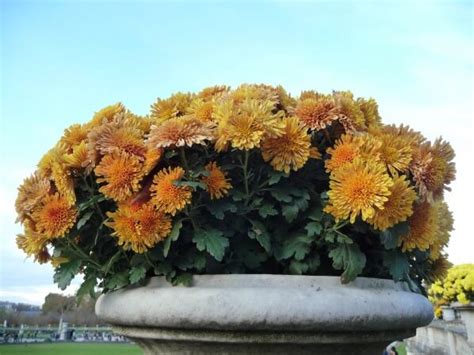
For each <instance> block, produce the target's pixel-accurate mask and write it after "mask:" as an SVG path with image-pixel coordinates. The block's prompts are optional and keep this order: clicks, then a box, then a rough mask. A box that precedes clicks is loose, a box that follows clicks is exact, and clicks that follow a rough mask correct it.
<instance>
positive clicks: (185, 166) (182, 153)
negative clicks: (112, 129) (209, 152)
mask: <svg viewBox="0 0 474 355" xmlns="http://www.w3.org/2000/svg"><path fill="white" fill-rule="evenodd" d="M179 153H180V155H181V161H182V163H183V165H184V168H185V169H186V173H188V174H189V173H190V172H191V171H190V170H189V165H188V160H187V159H186V153H185V152H184V147H181V148H180V149H179Z"/></svg>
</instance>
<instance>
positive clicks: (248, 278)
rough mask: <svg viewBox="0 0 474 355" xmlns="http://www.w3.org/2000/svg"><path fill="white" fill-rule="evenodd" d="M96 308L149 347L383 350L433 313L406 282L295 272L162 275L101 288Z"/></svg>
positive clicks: (255, 350) (243, 350)
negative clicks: (177, 283) (186, 279)
mask: <svg viewBox="0 0 474 355" xmlns="http://www.w3.org/2000/svg"><path fill="white" fill-rule="evenodd" d="M96 313H97V315H98V316H99V317H100V318H101V319H103V320H104V321H106V322H109V323H111V324H112V325H114V326H115V329H116V331H117V332H118V333H119V334H123V335H126V336H128V337H131V338H132V339H134V340H135V341H137V342H138V343H139V344H140V345H141V346H142V347H143V348H144V349H145V350H146V349H148V350H146V351H145V352H146V353H149V354H153V353H161V354H172V353H180V354H210V353H212V354H266V353H277V354H283V353H285V354H304V353H308V354H310V353H311V354H338V353H345V354H347V353H350V354H358V353H360V354H371V353H374V354H379V353H380V352H381V351H382V350H383V347H384V346H385V345H386V344H388V343H390V342H391V341H392V340H397V339H402V338H405V337H408V336H412V335H414V334H415V329H416V328H417V327H419V326H423V325H426V324H428V323H429V322H430V321H431V319H432V318H433V311H432V307H431V304H430V303H429V302H428V300H427V299H426V298H424V297H422V296H421V295H418V294H415V293H412V292H409V291H408V290H407V289H406V287H405V285H404V284H395V283H394V282H392V281H389V280H381V279H368V278H358V279H357V280H356V281H354V282H352V283H350V284H347V285H341V283H340V281H339V278H337V277H327V276H289V275H200V276H195V277H194V279H193V285H192V286H191V287H172V286H170V285H169V284H168V283H167V282H166V281H165V280H164V279H163V278H158V277H157V278H153V279H151V280H150V281H149V283H148V284H147V285H146V286H145V287H132V288H128V289H125V290H119V291H115V292H112V293H109V294H107V295H104V296H101V297H100V298H99V300H98V302H97V304H96Z"/></svg>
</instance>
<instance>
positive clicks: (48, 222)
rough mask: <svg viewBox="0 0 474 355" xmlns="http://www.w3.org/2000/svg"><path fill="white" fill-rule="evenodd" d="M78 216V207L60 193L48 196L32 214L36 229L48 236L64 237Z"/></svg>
mask: <svg viewBox="0 0 474 355" xmlns="http://www.w3.org/2000/svg"><path fill="white" fill-rule="evenodd" d="M76 217H77V210H76V208H75V207H74V206H73V205H71V204H70V203H69V202H68V201H67V199H66V198H64V197H63V196H61V195H60V194H58V193H56V194H54V195H48V196H46V197H45V198H44V199H43V200H42V201H41V205H40V206H39V207H38V208H37V209H35V211H33V214H32V219H33V221H34V223H35V229H36V231H37V232H38V233H39V234H42V235H44V236H45V237H48V238H59V237H63V236H64V235H65V234H66V233H67V232H69V230H70V229H71V228H72V226H74V223H76Z"/></svg>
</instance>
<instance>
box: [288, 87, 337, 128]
mask: <svg viewBox="0 0 474 355" xmlns="http://www.w3.org/2000/svg"><path fill="white" fill-rule="evenodd" d="M335 108H336V105H335V102H334V100H333V99H332V98H331V97H328V96H324V95H319V97H317V98H316V97H310V98H307V99H303V100H300V101H299V102H298V104H297V106H296V109H295V115H296V116H297V117H298V118H299V119H300V120H301V121H302V122H303V123H304V124H305V125H306V126H308V127H309V128H310V129H312V130H315V131H319V130H322V129H325V128H326V127H327V126H329V125H331V124H332V123H333V122H334V120H336V119H337V115H336V113H335Z"/></svg>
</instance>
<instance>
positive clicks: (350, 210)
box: [325, 159, 393, 223]
mask: <svg viewBox="0 0 474 355" xmlns="http://www.w3.org/2000/svg"><path fill="white" fill-rule="evenodd" d="M392 185H393V181H392V179H391V178H390V176H389V175H388V174H387V171H386V169H385V166H383V165H382V164H381V163H379V162H376V161H372V160H369V161H363V160H361V159H356V160H354V161H353V162H352V163H350V164H346V165H344V166H342V167H341V168H339V169H337V170H335V171H334V172H333V173H332V174H331V176H330V182H329V187H330V190H329V192H328V196H329V201H328V205H327V206H326V208H325V211H326V212H328V213H330V214H332V215H333V216H334V217H335V218H336V220H341V219H348V218H350V222H351V223H354V222H355V219H356V218H357V217H358V216H359V215H362V219H363V220H364V221H365V220H367V219H369V218H372V217H373V216H374V215H375V210H376V208H378V209H383V205H384V204H385V202H386V201H387V200H388V196H390V187H391V186H392Z"/></svg>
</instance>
